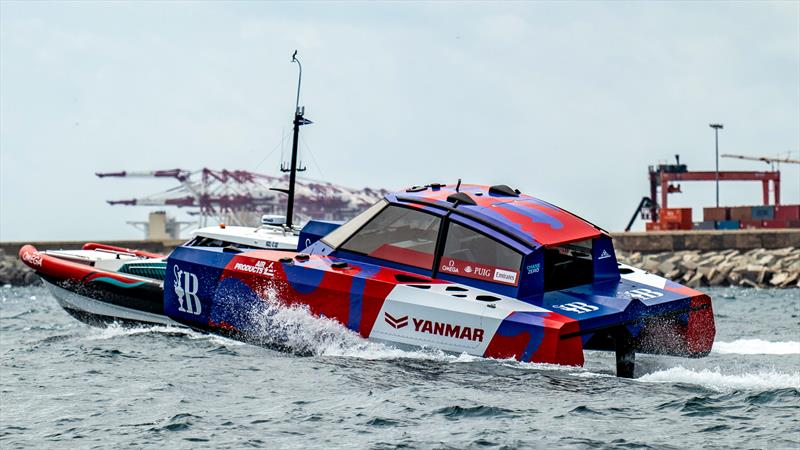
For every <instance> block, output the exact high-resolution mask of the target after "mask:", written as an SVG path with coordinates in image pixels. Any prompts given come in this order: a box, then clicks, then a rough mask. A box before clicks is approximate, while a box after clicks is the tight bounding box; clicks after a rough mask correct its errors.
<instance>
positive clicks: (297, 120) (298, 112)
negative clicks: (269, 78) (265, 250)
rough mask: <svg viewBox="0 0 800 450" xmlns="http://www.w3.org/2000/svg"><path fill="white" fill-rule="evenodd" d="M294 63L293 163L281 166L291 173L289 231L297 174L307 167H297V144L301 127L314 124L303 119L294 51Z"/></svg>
mask: <svg viewBox="0 0 800 450" xmlns="http://www.w3.org/2000/svg"><path fill="white" fill-rule="evenodd" d="M292 62H294V63H297V68H298V69H299V72H298V75H297V97H296V99H295V104H294V121H293V122H292V123H293V124H294V135H293V138H292V162H291V165H290V166H288V167H286V166H284V165H283V164H281V172H289V190H288V191H286V193H287V194H289V200H288V204H287V206H286V227H287V228H288V229H290V230H291V229H292V222H293V219H294V191H295V183H296V182H297V172H303V171H305V170H306V168H305V167H297V142H298V139H299V137H300V127H301V126H302V125H308V124H311V123H313V122H311V121H310V120H308V119H306V118H305V117H303V115H304V114H305V106H300V82H301V81H302V79H303V66H302V65H301V64H300V60H299V59H297V50H295V51H294V54H292Z"/></svg>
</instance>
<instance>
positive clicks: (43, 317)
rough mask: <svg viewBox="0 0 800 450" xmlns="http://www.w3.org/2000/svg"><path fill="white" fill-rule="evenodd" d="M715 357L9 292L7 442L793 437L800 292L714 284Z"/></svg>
mask: <svg viewBox="0 0 800 450" xmlns="http://www.w3.org/2000/svg"><path fill="white" fill-rule="evenodd" d="M711 294H712V295H713V297H714V300H715V301H714V309H715V311H716V314H717V328H718V334H717V342H716V343H715V346H714V351H713V353H712V354H711V355H710V356H709V357H708V358H705V359H701V360H687V359H682V358H671V357H663V356H647V355H637V362H639V368H638V372H637V376H638V377H639V378H637V379H634V380H626V379H618V378H616V377H613V376H610V374H611V368H612V367H613V364H614V361H613V355H609V354H605V353H600V352H596V353H588V356H587V364H586V367H584V368H569V367H558V366H547V365H537V364H522V363H518V362H515V361H498V360H484V359H480V358H474V357H466V356H461V357H456V356H447V355H443V354H441V353H439V352H436V351H417V352H408V351H400V350H395V349H392V348H389V347H386V346H382V345H377V344H373V343H367V342H365V341H363V340H361V339H359V338H358V337H355V336H354V335H352V334H350V333H349V332H347V331H345V330H343V329H341V328H340V327H338V326H337V325H335V324H332V323H330V322H326V321H322V320H318V319H312V318H309V317H307V316H305V315H304V314H302V313H301V312H300V311H287V312H286V313H285V314H283V315H281V316H279V317H277V319H278V320H280V321H282V323H283V325H284V326H283V329H282V333H283V336H284V339H288V343H289V345H291V346H296V347H299V348H302V349H311V350H312V352H313V353H314V354H315V355H316V356H311V357H299V356H293V355H290V354H286V353H280V352H277V351H272V350H267V349H264V348H261V347H255V346H250V345H245V344H240V343H238V342H235V341H231V340H227V339H223V338H219V337H213V336H206V335H202V334H199V333H194V332H187V331H183V330H179V329H171V328H165V327H152V328H143V329H133V330H131V329H123V328H119V327H114V326H112V327H110V328H106V329H100V328H91V327H88V326H86V325H83V324H81V323H79V322H77V321H76V320H74V319H72V318H71V317H69V316H68V315H67V314H66V313H64V312H63V311H62V310H61V309H60V308H59V307H58V306H57V304H56V302H55V300H54V299H53V298H52V297H50V295H49V294H48V293H47V291H46V290H45V289H44V288H0V296H1V297H2V298H1V299H0V355H1V356H0V388H2V392H1V393H0V395H1V397H0V447H2V448H15V447H37V448H44V447H69V448H75V447H127V446H134V445H137V446H143V447H161V448H170V449H171V448H188V447H192V448H197V447H213V448H223V447H236V448H241V447H269V448H339V447H348V448H397V447H403V448H409V447H411V448H497V447H504V448H514V447H568V448H584V447H586V448H589V447H591V448H604V447H609V448H689V447H694V448H697V447H701V446H702V447H706V448H753V447H756V448H797V447H798V446H800V291H798V290H784V291H770V290H738V289H718V290H713V291H711Z"/></svg>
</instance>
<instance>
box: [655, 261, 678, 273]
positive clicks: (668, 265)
mask: <svg viewBox="0 0 800 450" xmlns="http://www.w3.org/2000/svg"><path fill="white" fill-rule="evenodd" d="M673 270H675V264H673V263H672V262H670V261H664V262H663V263H661V264H659V265H658V272H659V273H662V274H667V273H670V272H672V271H673Z"/></svg>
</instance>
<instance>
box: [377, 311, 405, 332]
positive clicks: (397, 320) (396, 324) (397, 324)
mask: <svg viewBox="0 0 800 450" xmlns="http://www.w3.org/2000/svg"><path fill="white" fill-rule="evenodd" d="M383 320H385V321H386V323H388V324H389V326H391V327H392V328H394V329H400V328H403V327H405V326H407V325H408V316H403V317H393V316H392V315H391V314H389V313H388V312H384V313H383Z"/></svg>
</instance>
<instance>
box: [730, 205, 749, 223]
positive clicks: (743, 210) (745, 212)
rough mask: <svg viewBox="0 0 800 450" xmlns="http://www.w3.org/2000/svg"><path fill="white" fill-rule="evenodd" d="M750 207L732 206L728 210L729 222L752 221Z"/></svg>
mask: <svg viewBox="0 0 800 450" xmlns="http://www.w3.org/2000/svg"><path fill="white" fill-rule="evenodd" d="M752 208H753V207H752V206H733V207H731V208H730V212H731V214H730V219H729V220H739V221H741V220H752V218H753V217H752V216H751V214H752Z"/></svg>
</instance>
